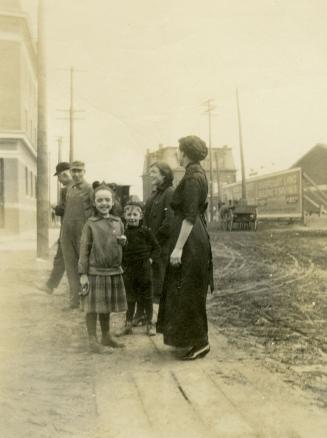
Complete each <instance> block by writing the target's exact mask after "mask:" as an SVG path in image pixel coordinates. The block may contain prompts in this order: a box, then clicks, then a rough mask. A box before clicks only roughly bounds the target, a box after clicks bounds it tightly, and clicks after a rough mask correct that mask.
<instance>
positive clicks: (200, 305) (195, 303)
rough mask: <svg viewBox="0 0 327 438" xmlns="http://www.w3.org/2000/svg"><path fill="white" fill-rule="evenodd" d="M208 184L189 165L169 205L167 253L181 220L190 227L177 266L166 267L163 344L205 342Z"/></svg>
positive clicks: (160, 317) (160, 325) (161, 319)
mask: <svg viewBox="0 0 327 438" xmlns="http://www.w3.org/2000/svg"><path fill="white" fill-rule="evenodd" d="M207 194H208V183H207V178H206V174H205V171H204V169H203V168H202V167H201V166H200V164H199V163H191V164H189V165H188V167H187V168H186V172H185V175H184V177H183V179H182V180H181V182H180V183H179V185H178V186H177V188H176V190H175V193H174V196H173V199H172V203H171V206H172V208H173V210H174V220H173V226H172V230H173V232H172V234H171V237H170V239H169V242H170V251H172V250H173V249H174V247H175V245H176V242H177V239H178V236H179V233H180V230H181V226H182V223H183V220H184V219H186V220H187V221H189V222H191V223H192V224H193V228H192V231H191V233H190V235H189V237H188V239H187V241H186V243H185V245H184V248H183V254H182V263H181V266H180V267H177V268H176V267H172V266H171V265H169V266H168V268H167V273H166V277H165V283H164V287H163V294H162V297H161V300H160V307H159V315H158V324H157V330H158V331H159V332H161V333H163V335H164V342H165V343H166V344H168V345H172V346H175V347H191V346H195V345H199V344H203V343H206V342H207V341H208V324H207V315H206V296H207V291H208V286H209V284H210V283H211V281H210V280H211V275H210V274H211V266H212V265H211V260H212V258H211V246H210V241H209V235H208V232H207V228H206V223H205V219H204V213H205V210H206V207H207V203H206V199H207Z"/></svg>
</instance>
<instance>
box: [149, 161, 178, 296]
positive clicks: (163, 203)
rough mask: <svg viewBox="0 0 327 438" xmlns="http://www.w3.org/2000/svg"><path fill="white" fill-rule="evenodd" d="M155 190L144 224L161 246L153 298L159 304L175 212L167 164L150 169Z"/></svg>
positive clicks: (155, 261) (154, 279) (154, 264)
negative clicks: (172, 205)
mask: <svg viewBox="0 0 327 438" xmlns="http://www.w3.org/2000/svg"><path fill="white" fill-rule="evenodd" d="M150 178H151V181H152V185H153V187H154V190H153V192H152V195H151V196H150V198H149V199H148V201H147V202H146V204H145V213H144V223H145V225H146V226H147V227H149V228H150V229H151V230H152V232H153V233H154V235H155V237H156V239H157V240H158V242H159V245H160V256H159V257H158V258H156V259H154V260H153V263H152V274H153V296H154V300H155V302H157V303H159V300H160V296H161V291H162V286H163V281H164V278H165V274H166V268H167V266H168V264H169V235H170V231H171V230H170V229H171V223H172V218H173V216H174V213H173V210H172V208H171V206H170V203H171V201H172V197H173V193H174V189H173V187H172V184H173V178H174V176H173V172H172V170H171V168H170V167H169V165H168V164H167V163H165V162H162V161H158V162H156V163H154V164H152V166H151V167H150Z"/></svg>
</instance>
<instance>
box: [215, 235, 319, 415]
mask: <svg viewBox="0 0 327 438" xmlns="http://www.w3.org/2000/svg"><path fill="white" fill-rule="evenodd" d="M212 240H213V248H214V257H215V267H216V271H215V275H216V280H217V286H218V291H217V293H216V294H215V295H214V296H212V297H210V299H209V303H210V305H209V307H210V319H211V321H212V322H213V323H214V324H215V325H217V326H218V327H219V328H220V332H221V333H223V334H224V335H226V337H227V338H228V340H229V342H230V343H232V344H234V345H236V346H237V347H238V348H241V349H242V350H245V351H247V352H248V353H249V354H250V355H251V356H253V357H256V358H257V359H261V360H262V361H263V362H264V363H265V364H266V366H268V368H270V369H272V370H276V369H277V370H279V371H281V372H282V373H283V374H284V375H285V376H284V379H285V380H288V381H289V382H290V383H292V384H296V385H298V386H300V387H301V388H303V389H305V390H307V391H310V392H311V394H310V395H311V396H313V397H314V398H315V400H316V401H317V403H319V404H320V405H321V406H323V407H325V408H326V407H327V282H326V280H327V269H326V268H327V232H322V231H310V230H309V231H288V232H285V231H282V232H280V231H276V230H275V231H269V230H267V231H265V232H258V233H251V232H238V233H237V232H233V233H213V234H212Z"/></svg>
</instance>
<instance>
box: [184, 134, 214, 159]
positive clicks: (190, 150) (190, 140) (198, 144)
mask: <svg viewBox="0 0 327 438" xmlns="http://www.w3.org/2000/svg"><path fill="white" fill-rule="evenodd" d="M178 141H179V148H180V150H181V151H183V152H184V153H185V155H187V156H188V157H189V158H190V159H191V160H192V161H202V160H204V159H205V158H206V156H207V155H208V148H207V145H206V144H205V142H204V141H203V140H201V138H200V137H197V136H196V135H189V136H187V137H183V138H181V139H179V140H178Z"/></svg>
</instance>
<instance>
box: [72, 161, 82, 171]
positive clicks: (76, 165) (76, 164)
mask: <svg viewBox="0 0 327 438" xmlns="http://www.w3.org/2000/svg"><path fill="white" fill-rule="evenodd" d="M70 169H71V170H73V169H81V170H84V169H85V164H84V163H83V161H73V162H72V163H71V164H70Z"/></svg>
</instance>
